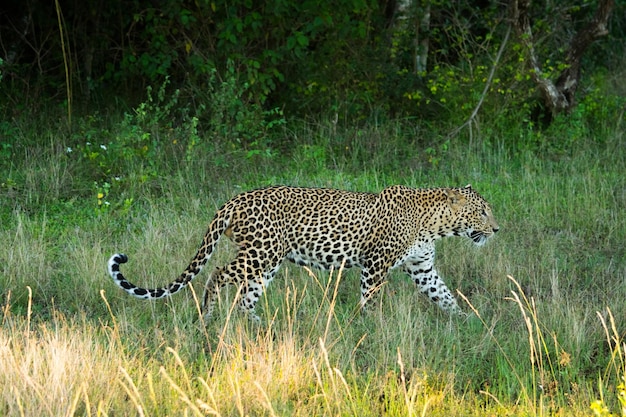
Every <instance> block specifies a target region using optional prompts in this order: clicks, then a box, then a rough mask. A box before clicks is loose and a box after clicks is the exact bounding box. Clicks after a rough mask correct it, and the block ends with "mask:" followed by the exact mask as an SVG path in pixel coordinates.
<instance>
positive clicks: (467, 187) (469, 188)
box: [463, 184, 472, 190]
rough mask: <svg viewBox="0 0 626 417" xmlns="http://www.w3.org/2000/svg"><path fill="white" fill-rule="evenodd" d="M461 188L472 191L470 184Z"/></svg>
mask: <svg viewBox="0 0 626 417" xmlns="http://www.w3.org/2000/svg"><path fill="white" fill-rule="evenodd" d="M463 188H465V189H466V190H471V189H472V184H467V185H466V186H465V187H463Z"/></svg>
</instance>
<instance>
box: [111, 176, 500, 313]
mask: <svg viewBox="0 0 626 417" xmlns="http://www.w3.org/2000/svg"><path fill="white" fill-rule="evenodd" d="M498 230H499V226H498V223H497V222H496V220H495V218H494V215H493V212H492V209H491V206H490V205H489V203H488V202H487V201H486V200H485V199H484V198H483V197H482V196H481V195H480V194H479V193H478V192H476V191H475V190H474V189H473V188H472V186H471V185H467V186H465V187H459V188H412V187H408V186H404V185H392V186H388V187H386V188H384V189H383V190H382V191H380V192H378V193H375V192H354V191H345V190H339V189H332V188H305V187H293V186H286V185H278V186H270V187H266V188H261V189H256V190H252V191H246V192H242V193H240V194H238V195H235V196H234V197H233V198H231V199H230V200H229V201H227V202H226V203H225V204H224V205H222V206H221V207H220V208H219V209H218V210H217V212H216V213H215V216H214V218H213V220H212V221H211V222H210V224H209V227H208V230H207V231H206V233H205V234H204V237H203V239H202V242H201V245H200V247H199V249H198V250H197V252H196V254H195V256H194V257H193V259H192V260H191V261H190V262H189V264H188V266H187V267H186V269H185V270H184V271H183V272H182V273H181V274H180V275H179V276H178V277H177V278H176V279H174V280H173V281H172V282H171V283H169V284H167V285H165V286H163V287H158V288H152V289H149V288H142V287H138V286H136V285H135V284H133V283H131V282H130V281H128V280H127V279H126V278H125V276H124V275H123V274H122V272H121V270H120V265H121V264H124V263H126V262H127V261H128V257H127V256H126V255H125V254H123V253H116V254H114V255H113V256H111V257H110V259H109V261H108V272H109V275H110V276H111V278H112V279H113V281H114V282H115V284H117V286H119V287H120V288H122V289H123V290H124V291H126V292H127V293H128V294H130V295H132V296H134V297H136V298H139V299H146V300H154V299H160V298H164V297H169V296H171V295H173V294H176V293H177V292H179V291H181V290H182V289H183V288H185V287H187V286H188V285H189V283H190V282H191V281H192V280H193V279H194V278H195V277H196V276H197V275H198V274H200V272H201V271H202V269H203V267H204V266H205V265H206V264H207V262H208V261H209V260H210V258H211V255H212V254H213V253H214V252H215V251H216V247H217V244H218V242H219V241H220V239H221V237H222V236H226V237H227V238H229V239H230V240H231V241H232V242H233V243H234V245H235V246H236V255H235V257H234V259H233V260H232V261H231V262H230V263H228V264H226V265H224V266H220V267H216V268H215V269H214V270H213V271H212V272H211V273H210V274H209V276H208V279H207V281H206V284H205V285H204V294H203V296H202V303H201V315H202V316H203V317H204V319H207V320H208V319H210V318H211V316H212V314H213V312H214V308H215V304H216V300H217V298H218V296H219V292H220V290H221V289H222V288H223V287H225V286H228V285H236V286H237V287H238V292H237V299H236V302H237V303H238V307H239V309H240V310H241V311H242V312H243V313H245V314H247V315H248V317H249V318H250V319H251V320H253V321H255V322H260V318H259V316H258V315H257V313H256V312H255V306H256V304H257V302H258V301H259V299H260V297H261V296H262V294H263V292H264V291H265V289H266V288H267V287H268V285H269V284H270V282H271V281H272V280H273V279H274V277H275V276H276V274H277V272H278V270H279V267H280V266H281V264H282V263H283V261H284V260H287V261H290V262H293V263H295V264H297V265H300V266H304V267H309V268H314V269H321V270H331V269H338V268H346V269H348V268H359V269H360V272H361V273H360V290H361V294H360V296H361V297H360V301H359V305H358V306H357V307H359V308H361V309H365V307H366V305H367V304H368V302H369V301H370V300H371V299H372V298H373V297H374V295H375V294H376V293H377V292H378V291H379V290H380V288H381V286H382V284H383V283H385V281H386V279H387V277H388V275H389V273H390V272H391V271H392V270H396V269H398V270H400V271H402V272H404V273H405V274H407V275H408V276H409V277H410V279H411V280H412V281H413V282H414V283H415V285H416V287H417V289H418V290H419V292H421V293H423V294H425V295H426V296H427V297H428V298H429V299H430V300H431V301H432V302H433V303H435V304H436V305H437V306H438V307H439V308H440V309H441V310H443V311H444V312H446V313H449V314H450V315H455V314H458V315H466V313H464V312H463V310H462V309H461V308H460V307H459V304H458V303H457V301H456V299H455V297H454V295H452V293H451V291H450V289H449V288H448V287H447V286H446V284H445V283H444V281H443V280H442V278H440V276H439V274H438V272H437V270H436V269H435V264H434V261H435V242H436V241H437V240H439V239H440V238H443V237H448V236H465V237H467V238H469V239H470V240H471V241H472V242H473V243H474V244H475V245H477V246H482V245H484V244H485V243H486V242H487V240H488V239H489V238H491V237H492V236H494V235H495V233H496V232H498Z"/></svg>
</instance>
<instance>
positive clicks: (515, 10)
mask: <svg viewBox="0 0 626 417" xmlns="http://www.w3.org/2000/svg"><path fill="white" fill-rule="evenodd" d="M614 3H615V1H614V0H599V3H598V9H597V10H596V13H595V15H594V17H593V19H592V20H591V22H589V24H588V25H587V26H586V27H585V28H583V29H582V30H580V31H579V32H578V33H576V35H574V37H573V38H572V40H571V42H570V45H569V49H568V51H567V55H566V57H565V69H564V70H563V71H562V72H561V74H560V75H559V77H558V78H557V80H556V82H555V83H554V82H552V80H550V79H549V78H547V77H546V76H545V75H544V74H543V71H542V70H541V65H540V64H539V58H538V57H537V53H536V51H535V49H534V46H533V34H532V30H531V22H530V18H529V13H528V9H529V8H530V0H511V14H512V22H513V27H514V29H515V31H516V32H517V35H518V37H519V38H520V40H521V42H522V44H523V45H524V47H525V48H526V53H527V58H528V64H529V66H530V71H531V76H532V78H533V80H534V81H535V83H536V84H537V86H538V87H539V90H540V91H541V94H542V96H543V99H544V102H545V105H546V109H547V111H548V112H549V113H550V114H549V115H548V116H550V117H554V116H555V115H557V114H559V113H562V112H569V111H571V110H572V108H573V107H574V105H575V104H576V101H575V95H576V90H577V89H578V84H579V82H580V76H581V73H580V61H581V59H582V56H583V54H584V53H585V50H586V49H587V48H588V47H589V45H591V43H592V42H593V41H595V40H596V39H598V38H600V37H602V36H606V35H607V34H608V33H609V31H608V29H607V23H608V20H609V16H610V15H611V11H612V10H613V6H614Z"/></svg>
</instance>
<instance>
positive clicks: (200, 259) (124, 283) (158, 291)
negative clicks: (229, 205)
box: [108, 209, 230, 300]
mask: <svg viewBox="0 0 626 417" xmlns="http://www.w3.org/2000/svg"><path fill="white" fill-rule="evenodd" d="M224 211H225V210H224V209H221V210H219V211H218V214H216V215H215V218H214V219H213V221H212V222H211V224H210V225H209V229H208V230H207V232H206V234H205V235H204V238H203V240H202V245H200V249H198V252H197V253H196V256H194V258H193V259H192V260H191V262H190V263H189V265H188V266H187V268H185V270H184V271H183V273H182V274H180V276H179V277H178V278H176V279H175V280H174V281H172V282H171V283H169V284H168V285H166V286H164V287H159V288H141V287H138V286H136V285H135V284H133V283H132V282H130V281H128V280H127V279H126V278H125V277H124V275H122V272H121V271H120V265H121V264H124V263H126V262H128V256H126V255H124V254H122V253H116V254H115V255H113V256H111V257H110V258H109V262H108V270H109V275H110V276H111V278H113V281H114V282H115V283H116V284H117V286H118V287H120V288H121V289H123V290H124V291H126V292H127V293H129V294H130V295H132V296H133V297H136V298H140V299H143V300H155V299H158V298H164V297H169V296H170V295H173V294H176V293H177V292H179V291H180V290H182V289H183V288H185V287H186V286H187V285H188V284H189V283H190V282H191V280H193V279H194V278H195V277H196V276H197V275H198V274H200V271H202V268H203V267H204V265H206V263H207V262H208V261H209V259H211V254H212V253H213V251H214V250H215V247H216V246H217V242H218V241H219V239H220V237H221V236H222V235H223V234H224V232H226V230H227V229H228V226H229V223H230V216H229V215H227V216H224V215H225V214H227V213H224ZM220 212H221V216H220ZM222 216H224V217H225V218H224V217H222Z"/></svg>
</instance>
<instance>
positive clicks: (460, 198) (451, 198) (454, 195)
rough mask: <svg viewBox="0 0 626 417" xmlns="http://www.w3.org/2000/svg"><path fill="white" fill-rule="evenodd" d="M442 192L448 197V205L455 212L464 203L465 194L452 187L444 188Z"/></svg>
mask: <svg viewBox="0 0 626 417" xmlns="http://www.w3.org/2000/svg"><path fill="white" fill-rule="evenodd" d="M443 192H444V194H445V195H446V197H447V198H448V205H449V206H450V208H451V209H452V211H453V212H455V213H456V212H457V211H458V210H459V209H460V208H461V207H463V204H464V203H465V196H464V195H463V194H461V193H460V192H459V191H458V190H455V189H454V188H444V189H443Z"/></svg>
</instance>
